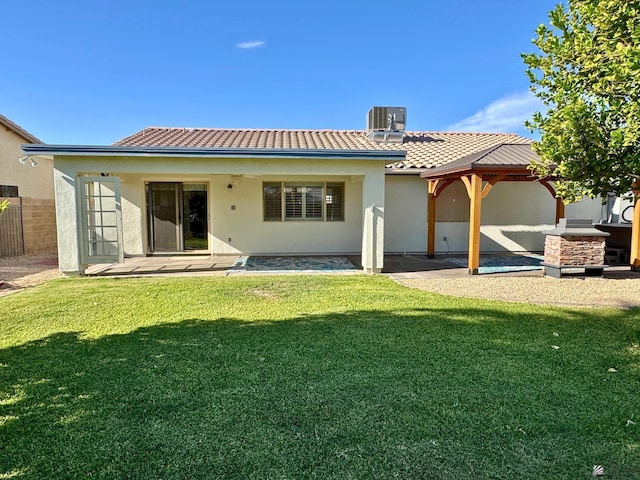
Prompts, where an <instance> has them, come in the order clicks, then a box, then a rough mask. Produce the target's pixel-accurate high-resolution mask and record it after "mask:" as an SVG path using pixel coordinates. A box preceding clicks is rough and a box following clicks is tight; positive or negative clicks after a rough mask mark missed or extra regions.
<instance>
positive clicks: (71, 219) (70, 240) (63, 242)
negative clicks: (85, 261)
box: [53, 169, 86, 275]
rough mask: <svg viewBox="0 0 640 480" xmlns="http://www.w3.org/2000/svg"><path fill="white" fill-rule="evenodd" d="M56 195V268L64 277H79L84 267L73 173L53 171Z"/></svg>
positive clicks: (75, 180) (75, 181)
mask: <svg viewBox="0 0 640 480" xmlns="http://www.w3.org/2000/svg"><path fill="white" fill-rule="evenodd" d="M53 182H54V189H55V195H56V224H57V230H58V266H59V268H60V271H61V272H63V273H64V274H66V275H81V274H82V273H83V272H84V270H85V269H86V265H82V264H81V259H80V241H79V234H80V230H79V228H80V227H79V225H78V218H79V215H78V211H79V207H80V206H79V205H78V200H77V191H76V183H77V179H76V176H75V173H67V172H63V171H61V170H58V169H54V171H53Z"/></svg>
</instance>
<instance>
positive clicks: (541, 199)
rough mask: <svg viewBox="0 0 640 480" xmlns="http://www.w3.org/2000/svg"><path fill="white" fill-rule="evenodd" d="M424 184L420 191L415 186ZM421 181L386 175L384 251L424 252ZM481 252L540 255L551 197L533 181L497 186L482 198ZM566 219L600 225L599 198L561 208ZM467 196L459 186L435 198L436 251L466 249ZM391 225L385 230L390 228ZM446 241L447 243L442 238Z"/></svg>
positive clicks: (552, 208) (550, 220)
mask: <svg viewBox="0 0 640 480" xmlns="http://www.w3.org/2000/svg"><path fill="white" fill-rule="evenodd" d="M419 182H423V184H425V185H424V186H423V187H422V188H421V187H420V183H419ZM427 202H428V195H427V188H426V181H424V180H423V179H419V178H418V177H417V176H406V175H387V201H386V210H387V222H386V223H387V227H388V230H387V231H386V232H385V239H386V243H385V248H386V251H387V252H390V253H391V252H402V251H403V250H404V247H403V245H405V244H406V245H411V247H410V248H407V251H413V252H426V249H427V240H426V235H427V234H426V223H427V220H426V218H427ZM481 213H482V221H481V223H482V226H481V228H480V233H481V239H480V249H481V251H482V252H486V253H490V252H503V251H512V252H519V251H542V250H544V235H543V234H542V233H541V232H543V231H544V230H549V229H551V228H553V226H554V222H555V199H554V198H552V197H551V195H550V194H549V192H548V191H547V190H546V189H545V188H544V187H543V186H541V185H540V184H538V183H535V182H499V183H497V184H496V185H495V186H494V187H493V189H492V190H491V192H490V193H489V194H488V195H487V197H485V198H484V199H483V200H482V212H481ZM565 216H567V217H573V218H590V219H592V220H593V221H594V222H598V221H600V218H601V216H602V207H601V202H600V201H599V200H597V199H596V200H583V201H581V202H579V203H577V204H571V205H567V206H566V207H565ZM468 220H469V198H468V195H467V191H466V189H465V187H464V185H463V184H462V182H455V183H453V184H452V185H450V186H449V187H447V188H446V189H445V190H444V191H443V192H442V194H441V195H440V197H438V199H437V213H436V232H435V249H436V253H447V252H450V253H454V252H455V253H461V252H466V251H468V248H469V246H468V241H469V221H468ZM390 225H391V227H390V228H389V226H390ZM445 237H446V239H447V240H446V241H445V240H444V238H445Z"/></svg>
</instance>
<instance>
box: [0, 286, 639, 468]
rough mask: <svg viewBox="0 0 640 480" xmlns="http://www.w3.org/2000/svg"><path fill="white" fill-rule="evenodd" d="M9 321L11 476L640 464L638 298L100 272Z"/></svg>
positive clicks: (9, 314) (0, 387)
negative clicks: (616, 304) (526, 296)
mask: <svg viewBox="0 0 640 480" xmlns="http://www.w3.org/2000/svg"><path fill="white" fill-rule="evenodd" d="M0 318H1V319H2V321H1V322H0V478H11V479H24V480H26V479H47V480H49V479H63V478H100V479H125V478H130V479H146V478H148V479H156V478H166V479H196V480H197V479H236V478H242V479H244V478H247V479H276V478H292V479H294V478H323V479H324V478H328V479H338V478H339V479H358V478H362V479H387V478H406V479H417V478H428V479H460V480H466V479H469V480H471V479H480V478H491V479H540V480H542V479H544V480H548V479H576V478H578V479H580V478H589V477H590V473H591V469H592V467H593V465H594V464H602V465H603V466H604V468H605V474H606V478H624V479H634V478H640V456H639V455H638V448H639V447H638V439H639V438H640V413H639V409H638V391H639V390H640V310H639V309H632V310H626V311H622V310H613V309H609V310H579V309H571V310H569V309H560V308H552V307H544V306H538V305H525V304H508V303H500V302H492V301H483V300H472V299H464V298H452V297H444V296H440V295H434V294H430V293H427V292H422V291H418V290H411V289H408V288H404V287H402V286H400V285H398V284H396V283H394V282H392V281H391V280H389V279H388V278H385V277H382V276H378V277H371V276H365V275H349V276H339V277H330V276H311V277H309V276H281V277H267V276H261V277H225V278H220V277H217V278H213V277H191V278H184V277H183V278H157V279H150V278H148V279H142V278H140V279H107V278H100V279H61V280H56V281H52V282H49V283H47V284H45V285H41V286H39V287H36V288H34V289H30V290H28V291H25V292H21V293H16V294H12V295H9V296H6V297H0ZM610 369H614V371H611V370H610Z"/></svg>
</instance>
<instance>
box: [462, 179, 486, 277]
mask: <svg viewBox="0 0 640 480" xmlns="http://www.w3.org/2000/svg"><path fill="white" fill-rule="evenodd" d="M467 182H469V187H468V190H469V198H470V199H471V206H470V211H469V264H468V269H469V275H477V274H478V269H479V268H480V218H481V216H480V207H481V205H482V177H481V176H480V175H477V174H475V173H474V174H472V175H471V181H469V180H468V179H467ZM465 185H466V183H465Z"/></svg>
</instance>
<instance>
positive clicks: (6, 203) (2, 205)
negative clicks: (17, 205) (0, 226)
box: [0, 200, 9, 215]
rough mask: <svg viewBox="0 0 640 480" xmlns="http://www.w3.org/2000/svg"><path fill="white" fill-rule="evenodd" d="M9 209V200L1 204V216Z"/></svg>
mask: <svg viewBox="0 0 640 480" xmlns="http://www.w3.org/2000/svg"><path fill="white" fill-rule="evenodd" d="M7 208H9V200H5V201H3V202H0V215H2V214H3V213H4V211H5V210H6V209H7Z"/></svg>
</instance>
